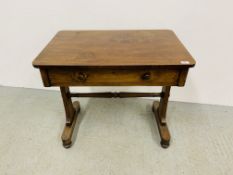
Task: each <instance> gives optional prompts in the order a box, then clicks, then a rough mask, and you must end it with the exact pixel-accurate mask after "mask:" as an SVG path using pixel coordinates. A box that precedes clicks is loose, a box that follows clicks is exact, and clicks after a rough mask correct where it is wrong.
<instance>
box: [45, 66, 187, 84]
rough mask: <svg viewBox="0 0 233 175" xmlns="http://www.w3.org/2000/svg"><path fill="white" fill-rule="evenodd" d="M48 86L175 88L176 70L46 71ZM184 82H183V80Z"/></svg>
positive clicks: (71, 69) (177, 71)
mask: <svg viewBox="0 0 233 175" xmlns="http://www.w3.org/2000/svg"><path fill="white" fill-rule="evenodd" d="M47 75H48V80H49V85H50V86H177V85H179V79H180V78H179V77H180V75H181V73H180V70H178V69H149V70H148V69H147V70H138V69H132V70H123V69H121V70H119V69H117V70H114V69H100V68H99V69H78V68H50V69H47ZM184 81H185V80H184Z"/></svg>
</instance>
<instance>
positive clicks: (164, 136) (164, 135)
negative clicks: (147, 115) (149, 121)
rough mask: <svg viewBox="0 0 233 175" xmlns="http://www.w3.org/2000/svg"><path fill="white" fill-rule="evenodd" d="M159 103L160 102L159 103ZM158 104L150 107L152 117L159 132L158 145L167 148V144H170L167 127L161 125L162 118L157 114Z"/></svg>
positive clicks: (163, 124) (164, 124)
mask: <svg viewBox="0 0 233 175" xmlns="http://www.w3.org/2000/svg"><path fill="white" fill-rule="evenodd" d="M160 103H161V102H160ZM159 105H160V104H159V103H158V102H154V103H153V106H152V111H153V112H154V116H155V119H156V123H157V126H158V130H159V134H160V138H161V141H160V144H161V146H162V147H163V148H168V147H169V144H170V138H171V136H170V133H169V130H168V126H167V123H166V122H163V123H161V121H162V116H161V115H160V114H159V112H158V111H159Z"/></svg>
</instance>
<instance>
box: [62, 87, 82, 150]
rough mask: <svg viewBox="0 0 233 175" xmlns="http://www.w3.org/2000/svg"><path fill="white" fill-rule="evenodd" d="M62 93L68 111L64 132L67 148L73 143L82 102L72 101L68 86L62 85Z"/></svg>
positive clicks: (64, 143) (63, 137) (64, 142)
mask: <svg viewBox="0 0 233 175" xmlns="http://www.w3.org/2000/svg"><path fill="white" fill-rule="evenodd" d="M60 90H61V95H62V99H63V103H64V107H65V113H66V125H65V127H64V130H63V133H62V137H61V138H62V142H63V146H64V147H65V148H69V147H71V145H72V140H71V138H72V134H73V131H74V127H75V124H76V120H77V117H78V113H79V111H80V104H79V102H78V101H75V102H74V103H72V100H71V97H70V95H69V94H70V90H69V88H68V87H60Z"/></svg>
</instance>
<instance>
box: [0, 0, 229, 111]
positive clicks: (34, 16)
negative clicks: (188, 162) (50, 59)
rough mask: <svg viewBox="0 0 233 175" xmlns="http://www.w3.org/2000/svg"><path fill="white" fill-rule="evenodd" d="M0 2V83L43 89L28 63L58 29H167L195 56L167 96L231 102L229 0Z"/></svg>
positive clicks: (30, 0) (188, 100)
mask: <svg viewBox="0 0 233 175" xmlns="http://www.w3.org/2000/svg"><path fill="white" fill-rule="evenodd" d="M0 2H1V3H0V4H1V5H0V84H1V85H5V86H15V87H31V88H42V83H41V78H40V75H39V71H38V70H36V69H34V68H33V67H32V65H31V62H32V60H33V59H34V58H35V57H36V55H37V54H38V53H39V52H40V51H41V50H42V49H43V47H44V46H45V45H46V44H47V43H48V42H49V40H50V39H51V38H52V37H53V35H54V34H55V33H56V32H57V31H58V30H63V29H163V28H167V29H173V30H174V31H175V32H176V33H177V35H178V37H179V38H180V39H181V41H182V42H183V43H184V45H185V46H186V47H187V49H188V50H189V51H190V53H191V54H192V55H193V57H194V58H195V59H196V61H197V65H196V67H195V68H194V69H191V71H190V72H189V76H188V80H187V83H186V86H185V87H184V88H173V90H172V96H171V98H172V100H177V101H187V102H197V103H210V104H222V105H232V106H233V92H232V90H233V78H232V75H233V68H232V65H233V45H232V42H233V19H232V17H233V10H232V7H233V2H232V1H231V0H221V1H219V0H204V1H203V0H160V1H158V0H20V1H16V0H15V1H13V0H7V1H3V0H0ZM48 89H51V88H48ZM114 89H116V88H114ZM123 89H127V90H145V89H144V88H140V89H137V88H123ZM81 90H86V91H87V90H93V89H90V88H82V89H81ZM98 90H99V89H98ZM147 90H150V91H151V90H153V88H147Z"/></svg>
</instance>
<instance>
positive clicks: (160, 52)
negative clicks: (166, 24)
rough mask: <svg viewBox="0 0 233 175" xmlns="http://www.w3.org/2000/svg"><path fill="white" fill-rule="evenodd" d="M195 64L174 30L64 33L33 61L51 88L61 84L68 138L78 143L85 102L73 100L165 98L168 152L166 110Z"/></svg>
mask: <svg viewBox="0 0 233 175" xmlns="http://www.w3.org/2000/svg"><path fill="white" fill-rule="evenodd" d="M194 65H195V61H194V59H193V58H192V56H191V55H190V54H189V52H188V51H187V50H186V49H185V47H184V46H183V45H182V43H181V42H180V41H179V39H178V38H177V37H176V35H175V34H174V32H173V31H171V30H116V31H60V32H58V33H57V34H56V35H55V37H54V38H53V39H52V40H51V41H50V42H49V44H48V45H47V46H46V47H45V48H44V50H43V51H42V52H41V53H40V54H39V55H38V57H37V58H36V59H35V60H34V61H33V66H34V67H37V68H39V69H40V73H41V77H42V80H43V84H44V86H45V87H51V86H59V87H60V91H61V95H62V99H63V103H64V107H65V113H66V124H65V128H64V131H63V134H62V141H63V145H64V147H65V148H69V147H70V146H71V144H72V140H71V137H72V133H73V130H74V127H75V123H76V120H77V116H78V113H79V111H80V105H79V102H74V103H73V102H72V100H71V98H72V97H106V98H112V97H119V98H125V97H160V102H159V104H158V105H157V103H155V102H154V104H153V105H152V110H153V112H154V115H155V118H156V122H157V126H158V130H159V133H160V137H161V146H162V147H163V148H167V147H168V146H169V142H170V134H169V130H168V126H167V123H166V111H167V105H168V98H169V93H170V88H171V86H184V84H185V81H186V77H187V73H188V70H189V68H190V67H193V66H194ZM70 86H163V88H162V92H159V93H135V92H134V93H133V92H131V93H130V92H116V93H112V92H102V93H71V92H70V91H69V87H70Z"/></svg>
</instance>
